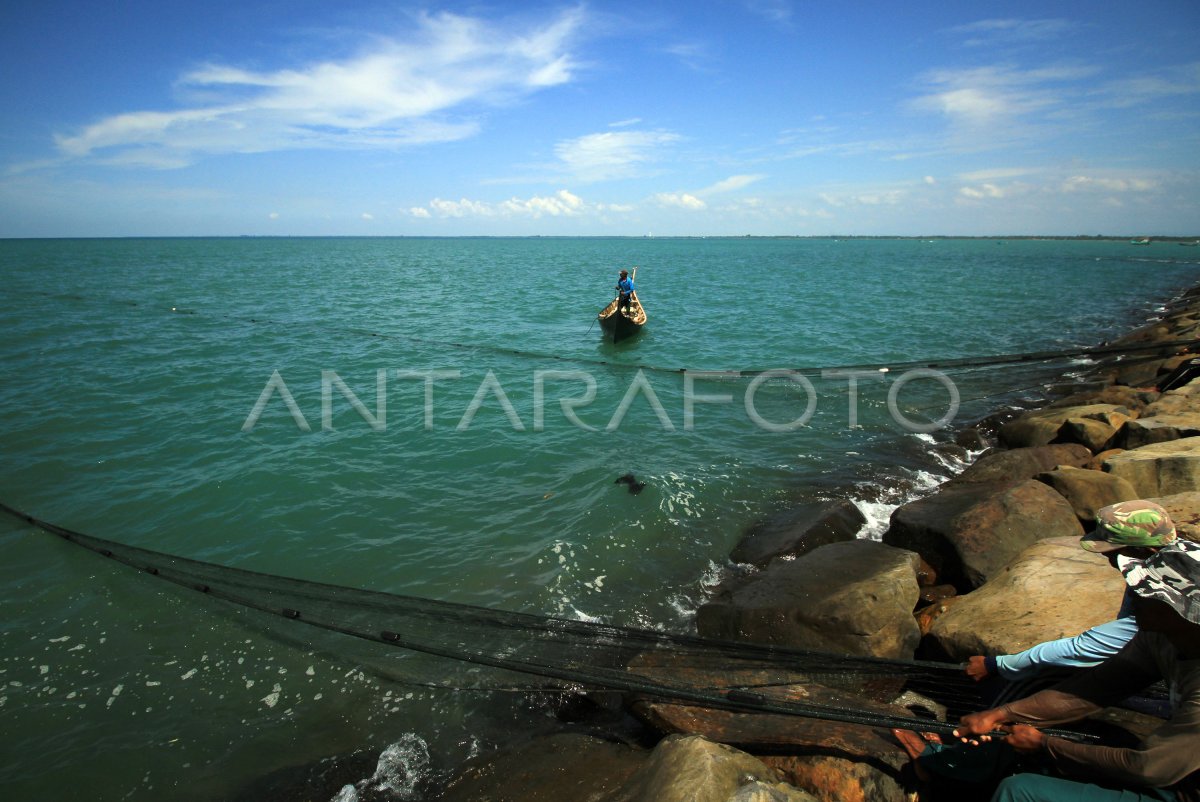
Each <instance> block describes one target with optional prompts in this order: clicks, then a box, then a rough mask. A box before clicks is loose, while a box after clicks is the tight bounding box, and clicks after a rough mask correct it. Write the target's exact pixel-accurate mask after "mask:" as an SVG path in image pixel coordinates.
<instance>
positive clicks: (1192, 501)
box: [1150, 491, 1200, 542]
mask: <svg viewBox="0 0 1200 802" xmlns="http://www.w3.org/2000/svg"><path fill="white" fill-rule="evenodd" d="M1150 500H1151V501H1154V502H1156V503H1158V504H1160V505H1162V508H1163V509H1165V510H1166V511H1167V512H1168V513H1169V514H1170V516H1171V521H1172V522H1174V524H1175V531H1176V532H1177V533H1178V534H1179V536H1180V537H1182V538H1185V539H1187V540H1195V541H1197V542H1200V492H1197V491H1192V492H1189V493H1176V494H1175V495H1171V496H1160V497H1159V498H1153V499H1150Z"/></svg>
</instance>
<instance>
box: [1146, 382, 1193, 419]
mask: <svg viewBox="0 0 1200 802" xmlns="http://www.w3.org/2000/svg"><path fill="white" fill-rule="evenodd" d="M1198 411H1200V379H1193V380H1192V381H1190V382H1188V383H1187V384H1185V385H1183V386H1182V387H1176V388H1175V389H1174V390H1168V391H1167V392H1165V393H1163V394H1162V395H1161V396H1159V397H1158V399H1157V400H1155V401H1154V402H1153V403H1151V404H1147V405H1146V409H1145V412H1144V414H1145V415H1147V416H1150V417H1153V416H1156V415H1186V414H1189V413H1192V412H1198Z"/></svg>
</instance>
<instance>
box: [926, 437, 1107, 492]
mask: <svg viewBox="0 0 1200 802" xmlns="http://www.w3.org/2000/svg"><path fill="white" fill-rule="evenodd" d="M1091 458H1092V452H1091V451H1090V450H1089V449H1087V448H1086V447H1084V446H1082V445H1078V444H1074V443H1070V444H1061V445H1048V446H1031V447H1027V448H1012V449H1008V450H1005V451H993V452H992V453H990V454H984V455H983V456H982V457H980V458H979V459H977V460H975V462H973V463H972V464H971V465H968V466H967V468H966V470H964V471H963V472H962V473H960V474H959V475H958V476H955V477H954V478H953V479H951V480H950V483H953V484H963V483H978V482H1002V481H1013V482H1017V481H1021V480H1022V479H1032V478H1033V477H1035V476H1037V475H1038V474H1039V473H1043V472H1045V471H1052V470H1054V469H1055V468H1057V467H1058V466H1060V465H1070V466H1072V467H1075V468H1081V467H1083V466H1084V465H1086V464H1087V462H1088V460H1090V459H1091Z"/></svg>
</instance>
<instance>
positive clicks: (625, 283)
mask: <svg viewBox="0 0 1200 802" xmlns="http://www.w3.org/2000/svg"><path fill="white" fill-rule="evenodd" d="M633 289H634V288H633V279H631V278H629V272H628V271H627V270H622V271H621V278H620V279H619V280H618V281H617V295H618V298H619V300H618V302H617V311H618V312H620V311H621V310H624V311H626V312H628V311H629V302H630V300H631V299H632V297H633Z"/></svg>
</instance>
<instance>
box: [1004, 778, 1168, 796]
mask: <svg viewBox="0 0 1200 802" xmlns="http://www.w3.org/2000/svg"><path fill="white" fill-rule="evenodd" d="M992 802H1176V796H1175V792H1174V791H1166V790H1163V789H1161V788H1146V789H1142V790H1135V789H1125V790H1119V789H1113V788H1103V787H1101V786H1099V785H1089V784H1088V783H1082V782H1075V781H1073V780H1064V779H1062V778H1059V777H1047V776H1045V775H1042V774H1014V775H1012V776H1011V777H1006V778H1005V779H1004V780H1003V781H1002V782H1001V783H1000V787H999V788H997V789H996V793H995V794H993V795H992Z"/></svg>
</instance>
